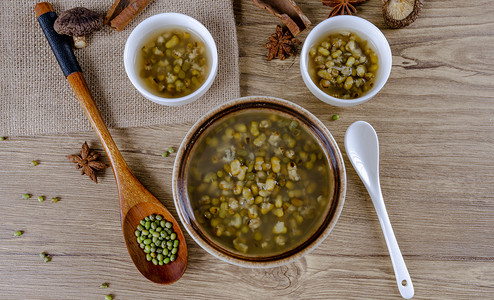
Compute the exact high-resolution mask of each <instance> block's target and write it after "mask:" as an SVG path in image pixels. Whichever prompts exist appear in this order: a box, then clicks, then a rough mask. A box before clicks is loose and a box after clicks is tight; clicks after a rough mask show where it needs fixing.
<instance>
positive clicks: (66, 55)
mask: <svg viewBox="0 0 494 300" xmlns="http://www.w3.org/2000/svg"><path fill="white" fill-rule="evenodd" d="M56 19H57V14H56V13H55V12H54V11H53V10H50V11H46V12H44V13H43V14H41V15H39V16H38V22H39V25H40V26H41V28H42V29H43V32H44V33H45V36H46V39H47V40H48V43H50V46H51V49H52V50H53V53H54V54H55V57H56V58H57V61H58V64H59V65H60V68H62V71H63V74H64V75H65V77H67V76H69V75H70V74H72V73H74V72H81V67H80V66H79V63H78V62H77V58H76V57H75V55H74V52H73V51H72V47H71V42H70V41H71V39H70V37H69V36H66V35H60V34H58V33H57V32H56V31H55V29H54V28H53V24H54V23H55V20H56Z"/></svg>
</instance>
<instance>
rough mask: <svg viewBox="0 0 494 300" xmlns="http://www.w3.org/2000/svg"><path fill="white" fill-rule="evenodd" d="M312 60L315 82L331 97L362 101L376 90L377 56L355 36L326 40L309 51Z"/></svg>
mask: <svg viewBox="0 0 494 300" xmlns="http://www.w3.org/2000/svg"><path fill="white" fill-rule="evenodd" d="M309 56H310V59H309V75H310V77H311V78H312V81H313V82H314V84H315V85H317V87H319V88H320V89H321V90H322V91H324V92H325V93H326V94H328V95H330V96H332V97H335V98H340V99H355V98H359V97H361V96H363V95H364V94H365V93H366V92H367V91H369V90H370V89H371V88H372V87H373V86H374V79H375V77H376V74H377V70H378V57H377V54H376V53H375V52H374V50H373V49H372V48H371V47H370V45H369V43H368V42H367V41H366V40H363V39H361V38H360V37H359V36H358V35H356V34H355V33H351V32H347V33H337V34H331V35H329V36H326V37H325V38H323V39H322V40H320V41H319V42H318V43H316V45H314V46H313V47H312V48H311V49H310V50H309Z"/></svg>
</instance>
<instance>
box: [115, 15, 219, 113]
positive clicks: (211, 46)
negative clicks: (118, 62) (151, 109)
mask: <svg viewBox="0 0 494 300" xmlns="http://www.w3.org/2000/svg"><path fill="white" fill-rule="evenodd" d="M160 20H165V22H166V24H165V25H164V27H171V26H177V27H182V28H185V29H187V30H190V31H192V32H193V33H195V34H196V35H197V36H199V38H200V39H202V40H203V41H204V44H205V46H206V47H207V48H208V50H209V53H210V56H211V66H210V70H209V74H208V77H207V78H206V80H205V81H204V83H203V84H202V85H201V86H200V87H199V88H198V89H197V90H195V91H194V92H192V93H191V94H189V95H187V96H183V97H180V98H164V97H160V96H157V95H155V94H153V93H151V92H149V91H148V90H147V89H146V88H145V87H144V86H143V85H142V83H141V82H140V81H139V79H138V78H137V74H136V71H135V68H134V55H133V54H134V53H135V51H134V50H135V49H137V48H138V47H139V45H140V42H137V41H135V40H138V39H141V36H143V35H148V34H150V33H151V32H152V31H153V30H149V29H146V30H144V29H143V28H146V26H152V24H153V23H155V22H158V21H160ZM170 20H179V22H177V21H174V22H168V21H170ZM187 23H188V24H192V25H186V24H187ZM141 31H143V32H144V33H142V32H141ZM123 56H124V68H125V72H126V73H127V77H128V78H129V80H130V81H131V83H132V85H134V87H135V88H136V89H137V91H138V92H139V93H140V94H141V95H143V96H144V97H145V98H146V99H148V100H150V101H153V102H155V103H158V104H162V105H170V106H177V105H183V104H188V103H191V102H193V101H194V100H197V99H198V98H200V97H201V96H202V95H204V94H205V93H206V92H207V91H208V90H209V88H210V87H211V85H212V84H213V82H214V79H215V78H216V75H217V73H218V49H217V47H216V42H215V40H214V38H213V36H212V35H211V32H209V30H208V29H207V28H206V26H204V25H203V24H202V23H201V22H199V21H198V20H196V19H194V18H193V17H191V16H188V15H185V14H181V13H172V12H166V13H160V14H156V15H153V16H151V17H149V18H147V19H145V20H143V21H142V22H141V23H139V24H138V25H137V26H136V27H135V28H134V29H133V30H132V32H131V33H130V35H129V36H128V38H127V41H126V43H125V48H124V55H123Z"/></svg>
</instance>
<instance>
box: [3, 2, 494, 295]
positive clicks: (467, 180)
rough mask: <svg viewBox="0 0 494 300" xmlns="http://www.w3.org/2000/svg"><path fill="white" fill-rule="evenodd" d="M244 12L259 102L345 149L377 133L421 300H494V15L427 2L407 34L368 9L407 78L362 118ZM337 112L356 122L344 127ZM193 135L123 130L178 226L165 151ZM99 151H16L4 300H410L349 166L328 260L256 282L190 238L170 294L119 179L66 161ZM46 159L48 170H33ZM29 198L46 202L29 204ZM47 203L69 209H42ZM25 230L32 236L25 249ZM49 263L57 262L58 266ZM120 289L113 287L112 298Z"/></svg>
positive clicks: (9, 164)
mask: <svg viewBox="0 0 494 300" xmlns="http://www.w3.org/2000/svg"><path fill="white" fill-rule="evenodd" d="M234 4H235V10H236V11H235V13H236V18H237V19H236V21H237V30H238V35H239V48H240V56H241V58H240V68H241V76H242V77H241V88H242V94H243V95H245V96H247V95H269V96H276V97H281V98H285V99H288V100H291V101H293V102H295V103H297V104H300V105H301V106H303V107H305V108H307V109H308V110H309V111H311V112H312V113H314V114H315V115H316V116H317V117H319V118H320V119H321V120H322V121H323V123H325V124H326V126H327V127H328V128H329V130H330V131H331V132H332V134H333V136H334V137H335V139H336V141H337V142H338V143H339V145H340V148H342V149H343V139H344V133H345V130H346V128H347V127H348V126H349V125H350V124H351V123H353V122H354V121H357V120H365V121H368V122H369V123H371V124H372V125H373V126H374V127H375V129H376V131H377V134H378V136H379V140H380V146H381V148H380V151H381V155H380V159H381V184H382V190H383V195H384V199H385V203H386V205H387V209H388V213H389V215H390V219H391V223H392V225H393V228H394V230H395V233H396V236H397V239H398V243H399V245H400V248H401V250H402V252H403V255H404V258H405V261H406V263H407V266H408V268H409V271H410V275H411V277H412V280H413V283H414V287H415V297H414V299H492V298H494V247H493V246H492V245H494V235H493V234H492V228H493V227H494V196H493V195H494V159H493V157H494V117H493V116H494V50H492V44H493V43H494V6H492V4H491V2H490V1H476V2H475V5H473V4H472V3H470V2H465V1H458V0H452V1H425V4H424V8H423V10H422V15H421V16H420V17H419V18H418V19H417V21H416V22H415V23H413V24H412V25H410V26H409V27H407V28H404V29H400V30H389V29H385V28H384V21H383V20H382V16H381V10H380V1H378V0H369V1H367V2H366V3H365V4H363V5H360V6H358V8H357V9H358V10H359V14H358V15H359V16H361V17H363V18H366V19H367V20H369V21H371V22H373V23H374V24H376V26H378V27H379V28H381V29H383V32H384V34H385V36H386V37H387V38H388V40H389V43H390V45H391V49H392V53H393V69H392V71H391V76H390V79H389V81H388V83H387V84H386V86H385V87H384V88H383V90H382V91H381V92H380V93H379V94H378V95H377V96H376V97H375V98H374V99H372V100H370V101H369V102H367V103H365V104H363V105H359V106H356V107H350V108H336V107H332V106H329V105H326V104H324V103H322V102H320V101H319V100H317V99H316V98H315V97H314V96H312V95H311V94H310V93H309V91H308V90H307V89H306V88H305V86H304V83H303V81H302V78H301V76H300V73H299V68H298V63H299V60H298V58H290V59H287V60H285V61H278V60H273V61H271V62H266V61H265V58H266V55H267V53H266V49H264V48H263V44H264V43H265V42H266V40H267V38H268V37H269V35H270V34H271V33H272V32H274V30H275V27H276V24H277V23H278V22H279V20H278V19H277V18H276V17H274V16H270V15H268V14H267V13H266V12H265V11H262V10H260V9H258V8H256V7H255V6H254V5H253V4H252V3H251V1H250V0H235V1H234ZM297 4H298V5H299V6H300V8H301V9H302V10H303V11H304V13H305V14H306V15H307V16H308V18H309V19H310V20H311V21H312V22H313V24H314V25H316V24H317V23H319V22H320V21H322V20H323V19H324V18H325V17H326V16H327V14H328V12H329V8H327V7H323V6H322V5H321V4H320V1H318V0H317V1H316V0H310V1H309V0H304V1H301V0H299V1H297ZM305 36H306V33H305V32H304V33H303V34H301V35H300V39H301V40H303V39H304V38H305ZM102 84H103V83H102ZM67 100H68V101H70V100H71V101H77V100H76V99H75V98H74V99H67ZM117 100H118V95H115V101H117ZM141 100H142V101H146V100H144V99H141ZM34 113H35V112H33V114H34ZM335 113H338V114H339V116H340V119H339V120H338V121H331V115H333V114H335ZM191 125H192V124H175V125H173V126H166V127H164V126H162V127H159V126H158V127H150V128H137V129H121V130H111V133H112V135H113V137H114V140H115V143H116V144H117V145H118V146H119V148H120V150H121V151H122V155H123V157H124V158H125V159H126V161H127V162H128V164H129V167H130V168H131V169H132V171H133V172H134V174H135V175H136V177H137V178H138V179H139V180H140V181H141V182H142V183H143V184H144V186H145V187H146V188H148V189H149V190H150V191H151V193H153V194H154V195H155V196H156V197H157V198H158V199H159V200H160V201H161V202H162V203H163V204H165V206H166V207H168V208H169V209H170V211H171V212H172V214H173V215H174V216H177V214H176V212H175V209H174V207H173V200H172V191H171V174H172V166H173V160H174V155H172V156H170V157H167V158H163V157H161V155H160V154H161V153H162V152H163V151H164V150H165V149H166V148H167V147H168V146H174V147H177V146H178V145H179V144H180V142H181V140H182V138H183V137H184V136H185V133H186V132H187V130H188V129H189V128H190V126H191ZM85 140H86V141H88V143H89V145H90V146H91V147H92V148H96V149H99V150H100V151H101V152H103V149H102V147H101V145H100V144H99V142H98V139H97V137H96V135H95V134H94V133H92V132H87V133H74V134H69V135H62V136H60V135H58V136H37V137H20V138H17V137H10V138H8V139H7V140H5V141H1V142H0V192H1V195H2V196H1V197H0V204H1V207H2V209H1V210H0V219H1V222H0V291H1V294H0V299H103V296H104V295H105V294H113V295H115V297H114V299H137V298H140V299H163V298H164V299H168V298H176V299H203V298H204V299H233V298H235V299H252V298H259V299H400V297H399V293H398V290H397V288H396V283H395V280H394V274H393V269H392V267H391V262H390V260H389V257H388V254H387V249H386V245H385V242H384V239H383V236H382V233H381V231H380V230H381V229H380V227H379V223H378V220H377V217H376V215H375V212H374V210H373V207H372V202H371V200H370V198H369V196H368V195H367V193H366V191H365V188H364V186H363V184H362V183H361V182H360V181H359V179H358V176H357V174H356V173H355V172H354V170H353V169H352V168H351V165H350V162H349V161H348V159H347V157H346V155H345V154H344V157H345V163H346V166H347V176H348V178H347V180H348V190H347V197H346V201H345V202H346V203H345V206H344V208H343V212H342V214H341V217H340V219H339V221H338V223H337V224H336V226H335V229H334V230H333V232H332V233H331V235H330V236H329V238H328V239H327V240H326V241H324V242H323V243H322V244H321V245H320V246H319V247H318V248H317V249H316V250H315V251H314V252H312V253H311V254H309V255H307V256H306V257H305V258H303V259H301V260H299V261H297V262H295V263H292V264H289V265H287V266H284V267H279V268H274V269H263V270H253V269H244V268H241V267H236V266H232V265H229V264H226V263H223V262H222V261H219V260H218V259H216V258H214V257H213V256H211V255H209V254H208V253H206V252H205V251H204V250H202V249H201V248H199V247H198V246H197V245H196V244H195V242H194V241H193V240H192V239H191V238H190V236H188V235H186V240H187V244H188V247H189V263H188V268H187V271H186V272H185V274H184V276H183V277H182V278H181V279H180V280H179V281H178V282H176V283H174V284H173V285H170V286H166V287H163V286H160V285H156V284H153V283H151V282H149V281H147V280H146V279H145V278H144V277H142V276H141V275H140V274H139V272H138V271H137V269H136V268H135V267H134V265H133V264H132V261H131V259H130V257H129V255H128V253H127V250H126V248H125V244H124V240H123V237H122V233H121V229H120V217H119V207H118V195H117V191H116V186H115V183H114V179H113V175H112V174H111V171H110V170H106V171H105V172H103V173H102V176H100V183H99V184H97V185H96V184H94V183H93V182H92V181H90V180H89V179H88V178H87V177H86V176H81V175H80V173H79V172H77V170H74V168H73V165H72V164H71V163H70V162H69V161H68V160H66V158H65V155H67V154H76V153H77V152H78V151H79V149H80V145H81V143H82V142H84V141H85ZM33 159H36V160H39V162H40V164H39V165H38V166H36V167H34V166H32V165H31V160H33ZM23 193H31V194H33V198H31V199H29V200H24V199H22V198H21V195H22V194H23ZM38 195H45V196H47V197H48V198H51V197H55V196H58V197H60V199H61V200H60V202H58V203H51V202H50V201H45V202H43V203H39V202H38V201H37V200H36V196H38ZM16 230H24V231H25V233H24V235H22V236H21V237H17V238H14V237H13V233H14V232H15V231H16ZM41 251H47V252H48V253H50V254H52V255H53V260H52V261H51V262H50V263H44V262H43V261H42V259H40V257H39V256H38V254H39V253H40V252H41ZM105 281H106V282H110V288H108V289H105V290H104V289H100V288H99V285H100V284H101V283H102V282H105Z"/></svg>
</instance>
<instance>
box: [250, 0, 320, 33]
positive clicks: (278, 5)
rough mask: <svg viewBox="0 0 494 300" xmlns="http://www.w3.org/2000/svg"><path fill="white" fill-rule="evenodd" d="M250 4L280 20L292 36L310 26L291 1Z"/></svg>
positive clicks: (255, 1)
mask: <svg viewBox="0 0 494 300" xmlns="http://www.w3.org/2000/svg"><path fill="white" fill-rule="evenodd" d="M252 2H253V3H254V5H255V6H257V7H259V8H262V9H265V10H267V11H269V12H270V13H271V14H272V15H275V16H277V17H278V18H280V19H281V21H282V22H283V24H285V25H286V26H287V27H288V30H290V32H291V33H292V34H293V36H297V35H298V34H299V33H301V32H302V31H304V30H305V29H307V28H309V27H310V25H311V22H310V21H309V19H308V18H307V17H306V16H305V15H304V13H303V12H302V10H301V9H300V8H299V7H298V6H297V4H296V3H295V1H293V0H269V1H265V0H252Z"/></svg>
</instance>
